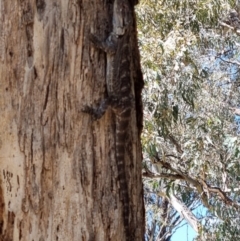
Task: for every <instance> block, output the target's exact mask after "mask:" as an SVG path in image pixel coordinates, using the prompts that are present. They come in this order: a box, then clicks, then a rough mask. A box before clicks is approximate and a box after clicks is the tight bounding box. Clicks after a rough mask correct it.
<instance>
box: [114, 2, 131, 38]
mask: <svg viewBox="0 0 240 241" xmlns="http://www.w3.org/2000/svg"><path fill="white" fill-rule="evenodd" d="M131 23H132V11H131V7H130V5H129V2H128V0H115V1H114V5H113V32H114V33H115V34H116V35H117V36H119V37H120V36H122V35H124V34H125V32H126V29H127V27H128V26H129V25H131Z"/></svg>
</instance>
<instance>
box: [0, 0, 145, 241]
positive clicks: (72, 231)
mask: <svg viewBox="0 0 240 241" xmlns="http://www.w3.org/2000/svg"><path fill="white" fill-rule="evenodd" d="M111 13H112V1H106V0H105V1H103V0H101V1H100V0H98V1H97V0H96V1H90V0H62V1H54V0H48V1H47V0H45V1H44V0H18V1H17V0H11V1H9V0H1V1H0V115H1V125H0V240H1V241H10V240H14V241H17V240H24V241H25V240H31V241H33V240H34V241H43V240H48V241H54V240H59V241H62V240H73V241H74V240H76V241H79V240H82V241H85V240H89V241H90V240H99V241H104V240H116V241H117V240H125V238H124V235H125V234H124V226H123V217H122V202H121V197H120V195H119V190H118V188H119V184H118V181H117V166H116V162H115V148H114V140H115V137H114V130H115V129H114V128H115V124H114V123H115V122H114V116H113V114H112V112H111V111H110V110H109V111H108V112H107V113H106V114H105V115H104V117H103V118H102V119H101V120H99V121H96V122H94V121H93V120H92V118H91V117H90V116H88V115H86V114H85V113H82V112H81V111H80V110H81V108H82V106H83V105H85V104H89V103H92V104H94V103H97V102H98V101H99V100H100V99H102V97H103V95H104V92H105V65H106V62H105V54H104V53H103V52H101V51H99V50H96V49H94V48H93V47H92V46H91V45H90V43H89V41H88V38H87V35H88V33H89V32H98V33H100V34H101V35H102V37H103V38H104V37H106V36H107V34H108V32H109V31H110V30H111ZM131 41H132V45H131V48H132V56H134V58H133V57H132V66H133V68H132V81H133V82H134V84H135V86H134V87H135V88H134V90H135V98H136V99H135V102H136V106H134V107H133V111H132V118H131V123H130V125H131V131H130V133H129V134H128V138H127V140H126V143H127V146H128V149H127V151H126V162H127V165H126V166H127V173H126V175H127V179H128V183H129V195H130V203H131V210H130V211H131V227H130V228H131V231H132V233H133V237H134V239H133V240H142V239H143V232H144V211H143V210H144V207H143V200H142V182H141V158H142V156H141V144H140V138H139V134H140V131H141V118H142V112H141V111H142V109H141V96H140V94H141V88H142V77H141V71H140V66H139V57H138V49H137V40H136V35H135V34H134V32H133V35H132V40H131ZM136 113H138V114H136Z"/></svg>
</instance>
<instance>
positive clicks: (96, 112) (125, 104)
mask: <svg viewBox="0 0 240 241" xmlns="http://www.w3.org/2000/svg"><path fill="white" fill-rule="evenodd" d="M132 18H133V10H132V7H131V5H130V3H129V1H128V0H115V1H114V4H113V17H112V32H111V33H110V34H109V36H108V38H107V39H106V40H105V41H101V40H100V39H99V38H98V37H97V36H95V35H93V34H90V35H89V39H90V41H91V42H92V43H93V45H94V46H95V47H96V48H98V49H101V50H103V51H104V52H105V53H106V55H107V68H106V87H107V98H105V99H104V100H102V102H101V104H100V105H99V106H98V107H97V108H93V107H90V106H85V107H84V108H83V110H82V111H83V112H87V113H89V114H91V115H93V116H94V118H95V119H99V118H101V117H102V116H103V115H104V113H105V111H106V110H107V108H108V107H109V106H110V107H111V109H112V111H113V113H114V115H115V119H116V130H115V152H116V163H117V170H118V182H119V186H120V195H121V197H122V202H123V221H124V230H125V235H126V240H127V241H130V228H129V216H130V201H129V193H128V183H127V178H126V171H125V160H124V158H125V139H126V136H127V129H128V125H129V121H130V117H131V108H132V100H133V97H132V94H131V91H132V88H131V74H130V49H129V48H130V46H129V45H130V30H131V26H132V21H133V19H132Z"/></svg>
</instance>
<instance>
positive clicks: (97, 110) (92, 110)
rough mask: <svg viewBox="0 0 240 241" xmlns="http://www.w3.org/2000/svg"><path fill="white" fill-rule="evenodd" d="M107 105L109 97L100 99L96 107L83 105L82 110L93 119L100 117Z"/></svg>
mask: <svg viewBox="0 0 240 241" xmlns="http://www.w3.org/2000/svg"><path fill="white" fill-rule="evenodd" d="M108 106H109V99H108V98H106V99H104V100H102V102H101V103H100V105H99V106H98V107H91V106H87V105H86V106H84V107H83V109H82V112H85V113H88V114H90V115H92V116H93V117H94V119H95V120H97V119H100V118H101V117H102V116H103V115H104V113H105V112H106V110H107V108H108Z"/></svg>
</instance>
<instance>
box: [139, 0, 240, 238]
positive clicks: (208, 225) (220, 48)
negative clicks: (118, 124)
mask: <svg viewBox="0 0 240 241" xmlns="http://www.w3.org/2000/svg"><path fill="white" fill-rule="evenodd" d="M233 9H235V10H233ZM238 9H239V8H238V6H237V5H236V3H235V2H234V1H227V0H215V1H206V0H198V1H196V0H194V1H193V0H192V1H191V0H189V1H185V0H182V1H179V0H173V1H164V0H162V1H154V0H146V1H144V0H143V1H141V3H140V5H139V7H138V29H139V39H140V40H139V41H140V49H141V56H142V66H143V70H144V77H145V86H146V87H145V92H144V106H145V109H144V117H145V122H144V133H143V135H142V143H143V147H144V174H143V175H144V177H145V181H144V184H145V200H146V203H147V205H146V208H147V210H149V209H150V210H151V213H154V214H155V215H154V218H153V219H152V221H154V220H155V221H156V220H157V221H158V222H159V225H155V227H156V228H155V229H154V230H153V229H151V230H150V231H149V232H148V233H147V234H148V238H150V237H152V238H153V240H154V239H155V240H166V237H167V236H168V237H169V236H171V234H172V232H173V231H174V228H176V225H177V224H178V223H179V222H176V221H175V220H176V218H178V220H181V219H182V218H184V219H186V220H188V222H189V223H190V224H191V225H192V227H193V228H194V229H195V230H196V231H197V232H198V233H199V238H200V239H201V240H205V239H207V238H208V239H209V238H210V237H214V238H216V237H217V238H218V240H234V238H235V236H234V235H236V234H238V232H239V230H238V228H237V227H236V222H237V221H238V216H239V202H238V201H239V200H238V195H239V192H240V190H239V188H238V185H239V178H238V176H239V174H240V165H239V164H240V162H239V157H240V149H239V144H240V138H239V135H238V126H237V124H236V122H235V120H234V118H235V119H236V120H237V115H238V113H239V108H238V107H239V105H240V103H239V99H240V98H239V97H240V88H239V77H240V76H239V66H240V62H239V61H238V56H239V53H240V48H239V40H240V39H239V35H238V30H239V29H240V28H238V21H239V19H238ZM153 195H154V200H158V201H149V198H152V197H153ZM166 201H167V202H168V203H169V205H168V210H167V211H164V212H163V210H164V208H162V209H161V211H160V210H159V208H158V207H161V206H162V205H163V203H164V202H166ZM159 202H160V203H161V205H160V204H159ZM148 204H149V205H148ZM170 204H171V205H170ZM198 205H204V206H205V207H206V208H207V209H208V211H209V213H208V214H207V215H206V216H205V217H204V220H205V221H204V223H203V222H201V218H200V217H196V216H195V215H193V213H192V210H193V209H194V208H196V206H198ZM165 207H166V205H165ZM170 207H171V208H170ZM178 207H180V208H178ZM174 210H178V212H180V213H181V214H182V215H181V216H178V217H177V216H176V213H175V211H174ZM163 213H165V214H166V215H165V217H167V219H166V218H165V219H164V218H163V217H162V214H163ZM174 214H175V215H174ZM155 221H154V222H155ZM149 227H150V226H149ZM152 227H153V225H151V228H152ZM159 227H162V228H163V227H165V234H162V235H159V234H160V231H161V229H159ZM226 227H227V229H228V235H226V236H224V237H223V236H222V234H223V233H224V232H225V230H226ZM156 230H157V233H158V234H156V233H155V232H156ZM206 230H208V231H207V232H205V231H206ZM160 236H161V237H160ZM236 237H237V236H236ZM214 238H213V239H214ZM215 240H217V239H215Z"/></svg>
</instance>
